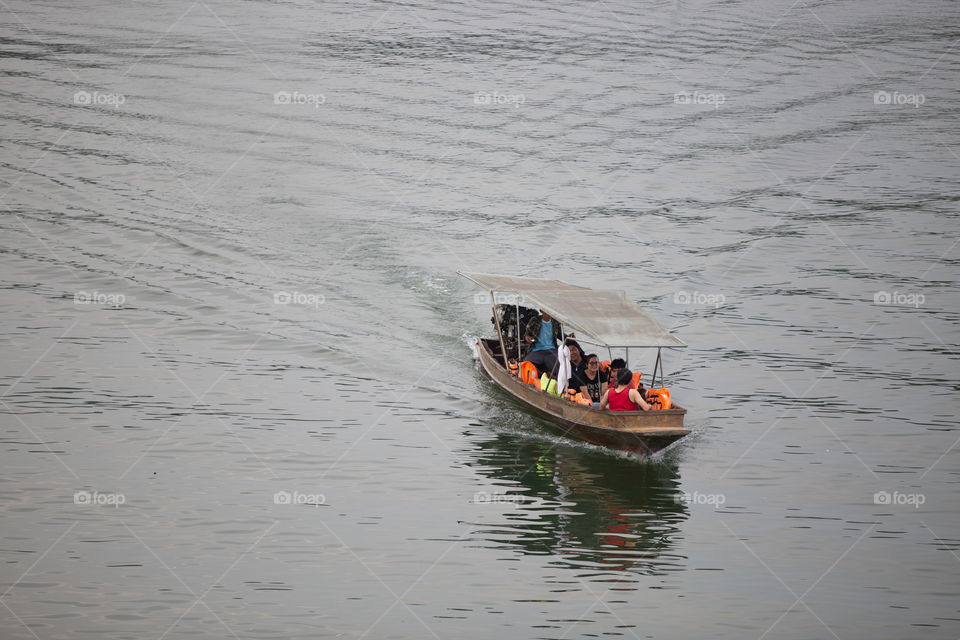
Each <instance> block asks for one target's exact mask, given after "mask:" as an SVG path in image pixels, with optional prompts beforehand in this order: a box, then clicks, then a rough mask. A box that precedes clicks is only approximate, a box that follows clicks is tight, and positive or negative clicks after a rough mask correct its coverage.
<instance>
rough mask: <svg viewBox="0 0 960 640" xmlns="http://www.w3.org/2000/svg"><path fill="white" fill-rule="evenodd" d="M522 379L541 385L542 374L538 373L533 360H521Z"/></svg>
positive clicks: (528, 382) (537, 385)
mask: <svg viewBox="0 0 960 640" xmlns="http://www.w3.org/2000/svg"><path fill="white" fill-rule="evenodd" d="M520 379H521V380H522V381H523V382H526V383H527V384H532V385H534V386H536V387H539V386H540V376H539V375H538V374H537V366H536V365H535V364H533V363H532V362H526V361H524V362H521V363H520Z"/></svg>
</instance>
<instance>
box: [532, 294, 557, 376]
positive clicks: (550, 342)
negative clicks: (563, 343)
mask: <svg viewBox="0 0 960 640" xmlns="http://www.w3.org/2000/svg"><path fill="white" fill-rule="evenodd" d="M562 338H563V328H562V327H561V326H560V321H559V320H554V319H553V318H551V317H550V314H549V313H547V312H546V311H544V310H543V309H541V310H540V315H539V316H534V317H532V318H530V321H529V322H528V323H527V327H526V330H525V331H524V334H523V339H524V340H525V341H526V342H527V344H529V345H532V346H531V348H530V353H528V354H527V357H526V358H524V361H526V362H532V363H533V364H534V365H536V367H537V371H539V372H540V373H547V374H549V376H550V378H551V379H556V377H557V344H558V343H559V341H560V340H561V339H562Z"/></svg>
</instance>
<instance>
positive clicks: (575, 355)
mask: <svg viewBox="0 0 960 640" xmlns="http://www.w3.org/2000/svg"><path fill="white" fill-rule="evenodd" d="M563 344H565V345H567V348H568V349H569V350H570V366H571V370H572V373H571V374H570V377H569V381H568V383H567V386H569V387H573V388H574V389H576V390H577V391H579V390H580V387H582V386H583V370H584V369H586V368H587V361H586V360H584V359H583V347H581V346H580V343H579V342H577V341H576V340H574V339H573V338H567V339H566V340H564V341H563Z"/></svg>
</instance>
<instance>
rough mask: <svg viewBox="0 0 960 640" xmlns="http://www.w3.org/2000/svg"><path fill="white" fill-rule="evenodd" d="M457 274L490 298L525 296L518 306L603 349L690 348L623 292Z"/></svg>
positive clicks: (546, 282)
mask: <svg viewBox="0 0 960 640" xmlns="http://www.w3.org/2000/svg"><path fill="white" fill-rule="evenodd" d="M457 273H458V274H460V275H461V276H463V277H465V278H468V279H470V280H472V281H474V282H475V283H477V284H478V285H480V286H481V287H483V288H484V289H486V290H487V291H489V292H490V293H491V294H492V293H495V292H500V293H514V294H516V295H518V296H520V298H521V299H520V300H518V303H519V304H521V305H522V306H524V307H535V308H538V309H543V310H544V311H546V312H547V313H549V314H550V315H551V316H553V317H555V318H557V319H558V320H560V322H561V323H563V324H564V325H566V326H567V327H569V328H571V329H574V330H575V331H580V332H581V333H584V334H586V335H588V336H590V337H592V338H594V339H596V340H597V341H598V344H600V345H602V346H606V347H663V348H678V347H685V346H687V345H686V344H685V343H684V342H683V341H682V340H680V339H679V338H677V337H676V336H674V335H672V334H671V333H670V332H669V331H667V330H666V329H665V328H664V327H662V326H661V325H660V324H659V323H658V322H657V321H656V320H654V319H653V318H652V317H650V315H649V314H648V313H647V312H646V311H644V310H643V309H642V308H641V307H640V306H639V305H638V304H636V303H635V302H633V301H632V300H630V299H628V298H627V294H626V292H624V291H619V290H617V291H609V290H596V289H588V288H586V287H579V286H577V285H574V284H570V283H569V282H563V281H562V280H546V279H541V278H526V277H519V276H502V275H494V274H489V273H465V272H463V271H458V272H457Z"/></svg>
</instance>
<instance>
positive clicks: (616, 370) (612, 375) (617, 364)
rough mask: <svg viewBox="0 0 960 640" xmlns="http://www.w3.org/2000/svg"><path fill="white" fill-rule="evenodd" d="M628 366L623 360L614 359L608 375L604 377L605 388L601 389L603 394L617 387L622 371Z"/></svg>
mask: <svg viewBox="0 0 960 640" xmlns="http://www.w3.org/2000/svg"><path fill="white" fill-rule="evenodd" d="M626 366H627V363H626V361H625V360H624V359H623V358H614V360H613V362H611V363H610V368H609V369H607V374H606V375H605V376H603V386H602V387H601V388H600V393H601V394H603V393H606V392H607V389H609V388H610V387H611V385H616V382H617V376H619V375H620V370H621V369H623V368H624V367H626Z"/></svg>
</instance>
